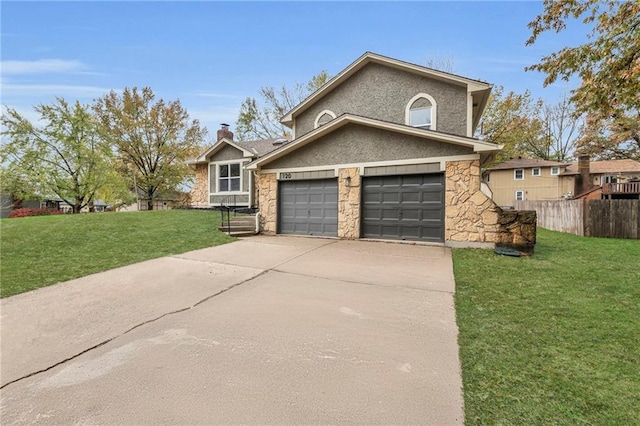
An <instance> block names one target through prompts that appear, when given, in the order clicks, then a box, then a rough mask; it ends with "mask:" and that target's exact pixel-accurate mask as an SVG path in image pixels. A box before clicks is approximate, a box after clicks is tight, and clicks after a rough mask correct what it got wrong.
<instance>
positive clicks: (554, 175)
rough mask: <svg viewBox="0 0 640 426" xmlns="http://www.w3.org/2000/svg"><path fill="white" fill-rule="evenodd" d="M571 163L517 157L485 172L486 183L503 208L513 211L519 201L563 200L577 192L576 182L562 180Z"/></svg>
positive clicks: (497, 202)
mask: <svg viewBox="0 0 640 426" xmlns="http://www.w3.org/2000/svg"><path fill="white" fill-rule="evenodd" d="M570 165H571V163H562V162H558V161H548V160H538V159H530V158H514V159H511V160H508V161H505V162H503V163H500V164H498V165H496V166H494V167H491V168H489V169H487V170H486V171H485V172H484V173H483V180H484V181H485V182H486V183H487V184H488V185H489V188H490V189H491V192H492V193H493V201H495V202H496V204H498V205H499V206H501V207H504V208H513V206H514V205H515V202H516V201H520V200H525V199H526V200H561V199H563V198H569V197H571V196H572V195H573V194H574V193H575V192H574V190H575V188H574V182H573V179H562V178H561V174H562V173H564V172H565V171H566V169H567V167H568V166H570Z"/></svg>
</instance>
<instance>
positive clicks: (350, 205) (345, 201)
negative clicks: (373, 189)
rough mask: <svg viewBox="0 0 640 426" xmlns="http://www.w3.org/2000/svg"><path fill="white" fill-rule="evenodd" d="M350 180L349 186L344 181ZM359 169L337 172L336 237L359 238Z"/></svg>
mask: <svg viewBox="0 0 640 426" xmlns="http://www.w3.org/2000/svg"><path fill="white" fill-rule="evenodd" d="M347 177H350V178H351V182H350V184H349V186H347V185H346V184H345V179H346V178H347ZM360 182H361V178H360V169H358V168H357V167H354V168H348V169H340V170H339V171H338V237H339V238H348V239H354V238H360Z"/></svg>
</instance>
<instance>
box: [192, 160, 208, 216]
mask: <svg viewBox="0 0 640 426" xmlns="http://www.w3.org/2000/svg"><path fill="white" fill-rule="evenodd" d="M191 205H192V206H199V207H203V206H209V165H208V164H196V181H195V184H194V185H193V188H191Z"/></svg>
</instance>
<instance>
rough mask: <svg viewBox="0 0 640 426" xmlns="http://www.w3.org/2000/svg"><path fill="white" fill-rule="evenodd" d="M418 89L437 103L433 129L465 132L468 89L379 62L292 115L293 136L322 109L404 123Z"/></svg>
mask: <svg viewBox="0 0 640 426" xmlns="http://www.w3.org/2000/svg"><path fill="white" fill-rule="evenodd" d="M418 93H427V94H429V95H431V96H433V97H434V98H435V100H436V103H437V116H436V129H437V130H438V131H441V132H446V133H453V134H457V135H461V136H466V132H467V91H466V89H465V88H464V87H461V86H457V85H453V84H449V83H445V82H442V81H439V80H435V79H431V78H427V77H421V76H418V75H416V74H413V73H410V72H407V71H402V70H398V69H395V68H390V67H387V66H383V65H380V64H373V63H372V64H367V65H366V66H365V67H364V68H362V69H361V70H360V71H358V72H357V73H355V74H354V75H353V76H351V78H349V79H348V80H346V81H345V82H343V83H342V84H340V85H339V86H338V87H337V88H336V89H335V90H333V91H332V92H331V93H328V94H326V95H325V96H324V97H323V98H322V99H320V100H319V101H318V102H317V103H316V104H314V105H312V106H311V107H310V108H309V109H308V110H306V111H304V112H303V113H301V114H300V115H299V116H297V117H295V127H296V137H300V136H302V135H304V134H305V133H308V132H309V131H311V130H313V127H314V122H315V120H316V118H317V116H318V114H320V113H321V112H322V111H324V110H329V111H332V112H333V113H334V114H336V117H338V116H340V115H341V114H344V113H351V114H356V115H361V116H364V117H369V118H375V119H378V120H384V121H389V122H392V123H397V124H405V109H406V106H407V103H408V102H409V101H410V100H411V98H413V97H414V96H415V95H417V94H418Z"/></svg>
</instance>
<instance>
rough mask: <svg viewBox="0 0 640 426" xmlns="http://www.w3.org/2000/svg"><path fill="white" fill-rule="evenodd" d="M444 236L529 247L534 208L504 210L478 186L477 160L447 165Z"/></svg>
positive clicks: (533, 231)
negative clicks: (530, 209) (532, 209)
mask: <svg viewBox="0 0 640 426" xmlns="http://www.w3.org/2000/svg"><path fill="white" fill-rule="evenodd" d="M445 173H446V176H445V178H446V198H445V240H446V241H452V242H459V243H465V242H472V243H498V244H512V245H514V246H528V247H531V250H532V247H533V245H535V242H536V216H535V212H525V211H519V212H516V211H503V210H502V209H501V208H500V207H498V206H497V205H496V204H495V203H494V202H493V200H491V199H490V198H489V197H487V196H486V195H485V194H484V193H483V192H482V191H481V190H480V162H479V161H478V160H474V161H449V162H447V165H446V172H445Z"/></svg>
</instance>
